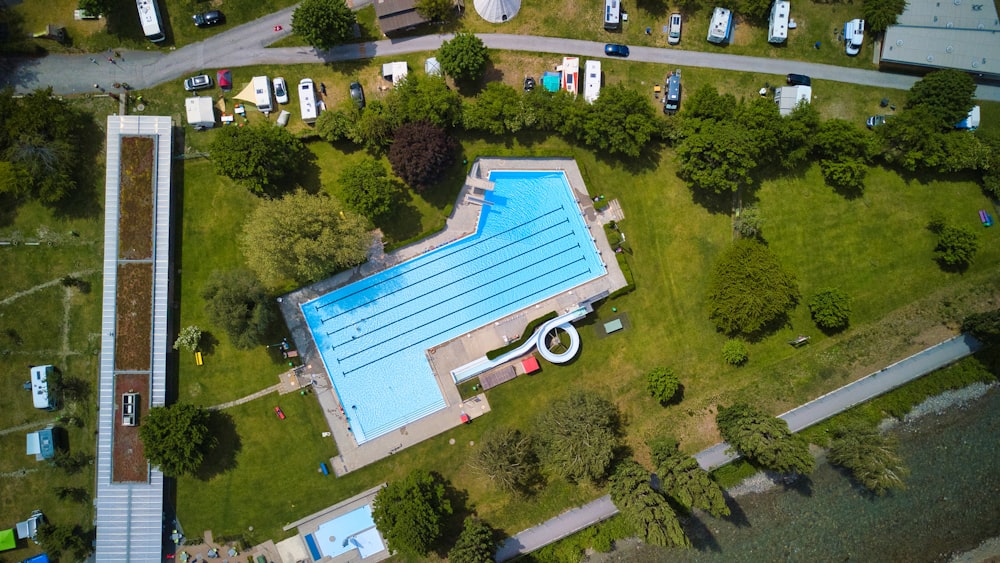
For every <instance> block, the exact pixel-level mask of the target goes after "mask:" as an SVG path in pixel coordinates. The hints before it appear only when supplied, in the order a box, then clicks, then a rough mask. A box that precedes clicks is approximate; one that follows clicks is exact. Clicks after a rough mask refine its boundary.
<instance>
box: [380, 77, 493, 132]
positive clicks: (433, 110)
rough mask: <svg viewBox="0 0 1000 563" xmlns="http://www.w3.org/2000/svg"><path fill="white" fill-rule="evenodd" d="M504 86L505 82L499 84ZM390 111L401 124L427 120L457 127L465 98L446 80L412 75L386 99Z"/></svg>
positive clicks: (439, 124) (440, 124)
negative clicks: (450, 86) (449, 86)
mask: <svg viewBox="0 0 1000 563" xmlns="http://www.w3.org/2000/svg"><path fill="white" fill-rule="evenodd" d="M498 84H502V83H498ZM386 105H387V106H388V108H389V112H390V113H391V114H392V115H393V116H394V117H395V119H397V120H398V121H399V123H412V122H415V121H427V122H429V123H431V124H432V125H436V126H438V127H444V128H448V127H454V126H456V125H458V124H459V122H460V121H461V119H462V98H461V96H459V95H458V92H456V91H454V90H452V89H451V88H448V83H447V82H445V80H444V78H443V77H440V76H428V75H426V74H417V73H411V74H408V75H406V80H403V81H402V82H400V83H399V84H397V85H396V87H395V88H393V89H392V91H391V92H390V93H389V96H388V97H387V98H386Z"/></svg>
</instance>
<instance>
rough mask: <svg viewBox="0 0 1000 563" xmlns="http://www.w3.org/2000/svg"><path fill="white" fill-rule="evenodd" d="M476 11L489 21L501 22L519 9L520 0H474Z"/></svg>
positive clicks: (514, 14) (512, 15) (515, 13)
mask: <svg viewBox="0 0 1000 563" xmlns="http://www.w3.org/2000/svg"><path fill="white" fill-rule="evenodd" d="M473 5H474V6H475V7H476V13H477V14H479V17H481V18H483V19H484V20H486V21H488V22H490V23H503V22H505V21H507V20H509V19H511V18H513V17H514V16H516V15H517V12H518V11H519V10H520V9H521V0H474V2H473Z"/></svg>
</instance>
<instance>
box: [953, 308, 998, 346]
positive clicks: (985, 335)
mask: <svg viewBox="0 0 1000 563" xmlns="http://www.w3.org/2000/svg"><path fill="white" fill-rule="evenodd" d="M962 332H967V333H969V334H971V335H972V336H974V337H975V338H976V340H978V341H980V342H982V343H983V344H986V345H988V346H992V345H995V344H997V343H1000V309H994V310H992V311H987V312H985V313H973V314H971V315H969V316H967V317H965V319H964V320H963V321H962Z"/></svg>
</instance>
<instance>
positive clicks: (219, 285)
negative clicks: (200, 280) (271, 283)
mask: <svg viewBox="0 0 1000 563" xmlns="http://www.w3.org/2000/svg"><path fill="white" fill-rule="evenodd" d="M201 296H202V298H203V299H204V300H205V312H206V313H207V314H208V320H209V322H211V323H212V324H214V325H216V326H220V327H222V329H223V330H225V331H226V334H228V335H229V339H230V340H232V341H233V346H234V347H236V348H238V349H241V350H249V349H250V348H253V347H254V346H257V345H259V344H260V343H261V339H262V338H263V336H264V334H265V333H266V332H267V328H268V326H269V325H270V324H271V320H272V318H273V315H274V313H273V311H272V309H271V300H270V299H269V298H268V296H267V292H266V291H264V286H262V285H261V284H260V281H258V280H257V276H255V275H254V274H253V272H250V271H248V270H231V271H228V272H220V271H218V270H216V271H214V272H212V275H211V276H210V277H209V279H208V282H207V283H206V284H205V287H204V288H203V289H202V292H201Z"/></svg>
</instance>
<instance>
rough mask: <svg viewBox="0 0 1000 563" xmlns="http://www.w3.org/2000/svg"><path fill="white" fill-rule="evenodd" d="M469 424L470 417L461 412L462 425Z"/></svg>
mask: <svg viewBox="0 0 1000 563" xmlns="http://www.w3.org/2000/svg"><path fill="white" fill-rule="evenodd" d="M470 422H472V417H470V416H469V415H467V414H465V413H464V412H463V413H462V424H468V423H470Z"/></svg>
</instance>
